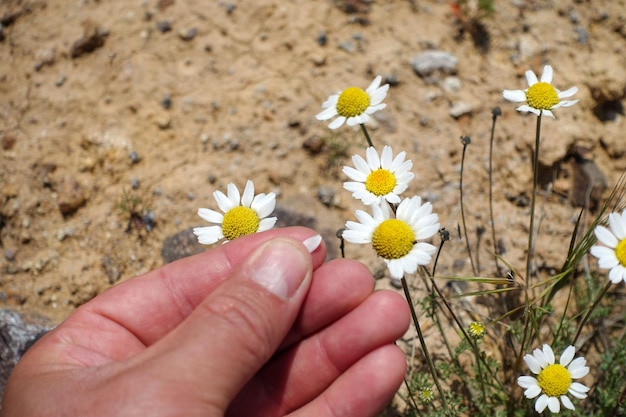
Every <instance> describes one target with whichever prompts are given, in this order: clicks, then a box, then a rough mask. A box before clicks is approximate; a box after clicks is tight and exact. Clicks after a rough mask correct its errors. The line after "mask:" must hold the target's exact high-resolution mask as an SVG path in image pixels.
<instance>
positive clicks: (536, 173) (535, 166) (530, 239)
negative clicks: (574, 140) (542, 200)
mask: <svg viewBox="0 0 626 417" xmlns="http://www.w3.org/2000/svg"><path fill="white" fill-rule="evenodd" d="M542 114H543V113H539V116H537V130H536V132H535V154H534V160H533V194H532V197H531V200H530V230H529V231H528V252H527V253H526V287H527V288H528V287H529V281H530V265H531V263H532V257H533V237H534V229H535V203H536V200H537V183H538V178H537V177H538V176H539V141H540V138H541V115H542Z"/></svg>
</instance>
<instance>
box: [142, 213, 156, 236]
mask: <svg viewBox="0 0 626 417" xmlns="http://www.w3.org/2000/svg"><path fill="white" fill-rule="evenodd" d="M141 220H142V221H143V225H144V227H145V228H146V231H147V232H151V231H152V229H154V226H155V225H156V213H155V212H154V211H152V210H148V211H147V212H146V214H144V215H143V216H142V217H141Z"/></svg>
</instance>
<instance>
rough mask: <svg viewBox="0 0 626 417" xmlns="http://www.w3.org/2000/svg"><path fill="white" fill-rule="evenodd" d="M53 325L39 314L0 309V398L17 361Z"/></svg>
mask: <svg viewBox="0 0 626 417" xmlns="http://www.w3.org/2000/svg"><path fill="white" fill-rule="evenodd" d="M53 327H54V325H53V324H52V322H51V321H50V320H48V319H46V318H44V317H41V316H35V315H22V314H20V313H18V312H17V311H13V310H9V309H2V310H0V398H1V397H2V395H3V394H4V388H5V387H6V383H7V380H8V379H9V375H11V372H12V371H13V368H14V367H15V365H16V364H17V361H19V360H20V358H21V357H22V356H23V355H24V353H25V352H26V351H27V350H28V348H30V347H31V346H32V345H33V344H34V343H35V342H36V341H37V340H39V338H40V337H41V336H43V335H44V334H46V333H47V332H48V331H50V330H51V329H52V328H53Z"/></svg>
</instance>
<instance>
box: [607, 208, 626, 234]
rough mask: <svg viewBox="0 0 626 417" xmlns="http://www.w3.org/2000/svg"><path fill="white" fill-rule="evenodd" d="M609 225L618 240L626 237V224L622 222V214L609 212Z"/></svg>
mask: <svg viewBox="0 0 626 417" xmlns="http://www.w3.org/2000/svg"><path fill="white" fill-rule="evenodd" d="M609 227H610V228H611V232H613V234H614V235H615V237H616V238H617V239H618V240H622V239H624V238H626V224H624V223H623V222H622V216H620V215H619V214H618V213H611V214H609Z"/></svg>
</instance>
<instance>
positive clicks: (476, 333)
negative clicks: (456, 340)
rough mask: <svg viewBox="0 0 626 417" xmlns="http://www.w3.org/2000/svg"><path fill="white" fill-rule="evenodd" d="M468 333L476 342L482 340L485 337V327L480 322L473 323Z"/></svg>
mask: <svg viewBox="0 0 626 417" xmlns="http://www.w3.org/2000/svg"><path fill="white" fill-rule="evenodd" d="M467 332H468V333H469V335H470V337H471V338H472V339H474V340H478V339H482V338H483V336H485V325H484V324H482V323H481V322H479V321H473V322H471V323H470V324H469V326H467Z"/></svg>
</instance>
